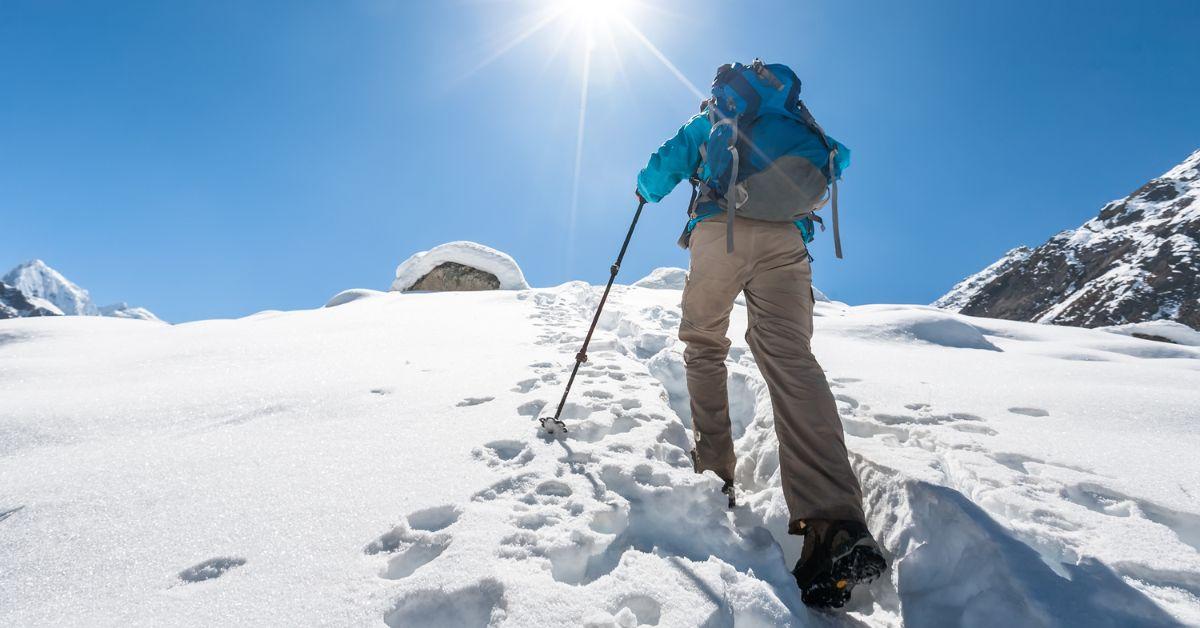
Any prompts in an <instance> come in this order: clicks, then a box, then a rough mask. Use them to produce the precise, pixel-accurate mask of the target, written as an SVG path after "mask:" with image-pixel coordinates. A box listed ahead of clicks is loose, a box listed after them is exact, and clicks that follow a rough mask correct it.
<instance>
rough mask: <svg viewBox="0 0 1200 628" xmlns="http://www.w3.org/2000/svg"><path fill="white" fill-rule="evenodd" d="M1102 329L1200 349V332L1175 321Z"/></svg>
mask: <svg viewBox="0 0 1200 628" xmlns="http://www.w3.org/2000/svg"><path fill="white" fill-rule="evenodd" d="M1100 329H1102V330H1104V331H1106V332H1109V333H1112V334H1121V335H1123V336H1133V337H1135V338H1141V339H1143V340H1158V341H1160V342H1162V341H1166V342H1173V343H1175V344H1177V345H1187V346H1189V347H1200V332H1198V331H1196V330H1194V329H1192V328H1191V327H1188V326H1187V325H1184V324H1183V323H1176V322H1175V321H1165V320H1163V321H1147V322H1145V323H1130V324H1128V325H1113V326H1111V327H1101V328H1100Z"/></svg>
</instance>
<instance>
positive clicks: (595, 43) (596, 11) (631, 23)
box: [471, 0, 705, 235]
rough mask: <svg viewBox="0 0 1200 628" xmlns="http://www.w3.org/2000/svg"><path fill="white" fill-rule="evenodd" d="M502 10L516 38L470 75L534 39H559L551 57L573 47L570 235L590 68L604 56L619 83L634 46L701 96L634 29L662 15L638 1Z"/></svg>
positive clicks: (546, 0) (569, 1)
mask: <svg viewBox="0 0 1200 628" xmlns="http://www.w3.org/2000/svg"><path fill="white" fill-rule="evenodd" d="M503 2H504V4H508V5H512V6H514V7H517V8H518V9H520V10H518V11H516V16H515V18H514V20H515V21H516V23H518V24H519V26H518V27H517V29H516V32H515V34H514V35H513V36H512V37H510V38H508V39H506V40H504V41H502V42H500V43H499V44H498V45H497V46H496V47H495V49H494V50H492V51H490V52H489V53H488V54H487V55H486V56H485V57H484V59H483V61H481V62H480V63H479V64H478V65H477V66H475V68H474V69H472V71H471V73H472V74H473V73H475V72H477V71H479V70H482V69H483V68H484V67H486V66H488V65H490V64H491V63H493V62H494V61H496V60H497V59H499V58H500V57H502V56H504V55H506V54H508V53H509V52H511V51H512V50H513V49H515V48H518V47H520V46H521V45H522V44H523V43H526V42H528V41H529V40H531V39H533V38H535V37H536V36H538V35H558V37H559V39H558V44H557V45H556V46H555V49H554V50H555V52H554V55H555V56H557V55H561V54H564V53H565V51H564V50H562V48H563V44H568V46H569V45H571V44H573V45H574V46H578V47H579V48H578V49H577V51H578V53H579V56H580V58H581V65H580V69H579V81H580V84H579V115H578V118H577V124H576V132H575V155H574V163H573V171H572V180H571V199H570V205H569V208H570V213H569V215H568V230H569V232H570V234H571V235H573V233H574V230H575V222H576V215H577V213H578V211H579V195H580V179H581V177H582V176H583V157H584V154H585V152H584V144H585V137H586V133H585V129H586V126H587V110H588V96H589V93H590V91H591V82H592V78H593V76H592V75H593V63H594V61H596V59H597V58H599V57H601V56H603V57H604V58H605V59H606V60H607V61H609V62H611V63H613V64H614V66H615V67H616V68H617V73H618V75H619V76H620V77H621V78H622V79H624V66H623V64H622V61H621V54H622V52H623V50H622V45H627V44H626V42H637V45H640V47H641V48H642V49H644V50H645V51H646V52H648V53H649V54H650V55H651V56H653V57H654V58H655V59H656V60H658V62H659V63H661V64H662V65H663V67H664V68H665V69H666V70H667V71H668V72H669V73H670V74H671V76H673V77H675V79H676V80H678V81H679V83H680V84H681V85H682V86H683V87H684V88H686V89H687V90H688V92H689V93H690V94H691V95H692V96H695V97H697V98H700V99H703V98H704V97H705V95H704V94H703V92H701V91H700V90H699V89H698V88H697V87H696V86H695V85H694V84H693V83H692V82H691V81H689V80H688V79H687V77H686V76H684V74H683V72H681V71H680V70H679V68H677V67H676V66H675V64H674V63H673V62H672V61H671V60H670V59H669V58H668V57H667V56H666V55H665V54H664V53H663V52H662V51H661V50H660V49H659V48H658V46H656V45H655V44H654V42H652V41H651V40H650V38H649V37H647V36H646V34H645V33H643V32H642V30H641V29H639V28H638V27H637V25H636V20H637V18H638V17H639V15H642V14H643V13H644V12H645V11H646V10H654V11H656V12H659V13H661V10H660V9H658V8H657V7H653V6H652V4H651V3H649V2H639V1H637V0H542V1H541V2H536V3H531V2H522V1H520V0H503Z"/></svg>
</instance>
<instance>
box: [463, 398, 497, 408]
mask: <svg viewBox="0 0 1200 628" xmlns="http://www.w3.org/2000/svg"><path fill="white" fill-rule="evenodd" d="M495 400H496V398H495V397H467V398H466V399H463V400H462V401H460V402H458V403H457V404H455V405H456V406H458V407H460V408H466V407H468V406H477V405H479V404H483V403H487V402H489V401H495Z"/></svg>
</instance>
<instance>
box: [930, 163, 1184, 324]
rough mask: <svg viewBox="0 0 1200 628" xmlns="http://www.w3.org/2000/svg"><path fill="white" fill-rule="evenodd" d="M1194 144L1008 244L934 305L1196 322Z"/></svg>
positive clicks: (1043, 318)
mask: <svg viewBox="0 0 1200 628" xmlns="http://www.w3.org/2000/svg"><path fill="white" fill-rule="evenodd" d="M1197 199H1200V151H1196V152H1195V153H1192V155H1191V156H1190V157H1188V158H1187V160H1185V161H1184V162H1183V163H1182V164H1180V165H1178V166H1176V167H1175V168H1172V169H1171V170H1170V171H1168V172H1167V173H1166V174H1164V175H1163V176H1161V177H1158V178H1157V179H1154V180H1152V181H1150V182H1149V183H1147V184H1146V185H1144V186H1142V187H1141V188H1139V189H1138V190H1137V191H1135V192H1134V193H1133V194H1131V195H1129V196H1128V197H1126V198H1124V199H1121V200H1117V201H1113V202H1111V203H1109V204H1108V205H1106V206H1105V207H1104V208H1103V209H1102V210H1101V211H1100V214H1099V216H1098V217H1097V218H1095V219H1092V220H1090V221H1088V222H1087V223H1085V224H1084V225H1083V226H1081V227H1079V228H1078V229H1075V230H1069V231H1064V232H1062V233H1060V234H1058V235H1056V236H1054V237H1053V238H1051V239H1050V241H1048V242H1046V243H1045V244H1043V245H1041V246H1039V247H1037V248H1036V249H1032V250H1030V249H1028V248H1025V247H1021V248H1018V249H1013V250H1012V251H1010V252H1009V253H1008V254H1006V255H1005V256H1004V257H1003V258H1001V259H1000V260H999V261H998V262H996V263H995V264H992V265H991V266H989V267H987V268H985V269H984V270H982V271H980V272H979V273H976V274H975V275H973V276H971V277H968V278H967V279H965V280H963V281H962V282H959V284H958V285H956V286H955V287H954V288H953V289H952V290H951V291H950V292H948V293H947V294H946V295H945V296H943V297H942V298H940V299H938V300H937V301H935V302H934V305H935V306H938V307H942V308H945V309H949V310H953V311H957V312H961V313H963V314H969V315H974V316H987V317H992V318H1006V319H1011V320H1023V321H1036V322H1043V323H1054V324H1059V325H1078V326H1082V327H1100V326H1108V325H1122V324H1127V323H1139V322H1144V321H1154V320H1170V321H1176V322H1179V323H1183V324H1185V325H1189V326H1191V327H1192V328H1197V327H1200V202H1197Z"/></svg>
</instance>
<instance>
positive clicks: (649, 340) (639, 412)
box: [0, 283, 1200, 628]
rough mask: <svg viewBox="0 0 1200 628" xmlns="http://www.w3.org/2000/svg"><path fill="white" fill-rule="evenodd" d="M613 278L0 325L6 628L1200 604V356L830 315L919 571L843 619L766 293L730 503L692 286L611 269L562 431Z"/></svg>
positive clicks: (907, 617)
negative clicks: (803, 598) (708, 427)
mask: <svg viewBox="0 0 1200 628" xmlns="http://www.w3.org/2000/svg"><path fill="white" fill-rule="evenodd" d="M598 296H599V288H596V287H593V286H587V285H584V284H582V283H568V284H564V285H562V286H558V287H555V288H548V289H535V290H521V291H497V292H475V293H441V294H417V293H411V294H401V293H396V292H392V293H368V292H358V293H354V294H351V295H346V297H345V298H344V300H342V301H341V303H340V304H338V305H337V307H326V308H319V309H314V310H306V311H295V312H262V313H259V314H256V315H254V316H250V317H246V318H243V319H239V320H232V321H229V320H214V321H199V322H193V323H185V324H181V325H176V326H173V327H170V326H164V325H159V324H153V323H146V322H143V321H131V320H120V319H108V318H48V319H18V320H7V321H0V399H2V400H3V403H2V404H0V478H2V481H0V625H5V626H70V625H106V626H107V625H156V626H157V625H172V626H212V625H258V626H280V625H337V626H342V625H366V626H382V625H391V626H483V625H486V624H488V623H489V622H491V623H493V624H496V625H504V626H581V625H582V626H593V627H600V626H633V625H637V624H649V625H660V626H737V627H739V628H741V627H746V626H777V625H778V626H787V625H793V626H806V625H822V626H824V625H845V626H855V625H870V626H896V625H900V624H901V623H904V624H906V625H910V626H945V625H955V624H962V625H979V626H982V625H988V626H991V625H1000V626H1038V625H1062V626H1068V625H1079V626H1082V625H1088V626H1128V625H1176V624H1178V623H1186V624H1200V597H1198V596H1200V460H1198V459H1197V456H1196V455H1195V452H1196V451H1198V450H1200V416H1198V415H1200V348H1196V347H1189V346H1180V345H1171V344H1166V343H1159V342H1151V341H1147V340H1141V339H1136V338H1131V337H1127V336H1124V335H1119V334H1114V333H1108V332H1106V331H1099V330H1084V329H1075V328H1067V327H1050V326H1044V325H1037V324H1028V323H1018V322H1010V321H998V320H989V319H975V318H969V317H964V316H960V315H956V314H948V313H946V312H944V311H939V310H936V309H933V308H927V307H920V306H888V305H875V306H863V307H848V306H846V305H845V304H840V303H836V302H822V303H819V304H818V305H817V315H818V318H817V321H816V326H817V336H816V339H815V342H814V349H815V351H816V353H817V355H818V357H819V358H820V359H821V361H822V364H823V365H824V366H825V368H826V369H827V371H828V376H829V378H830V381H831V383H832V386H833V387H834V392H835V394H836V396H837V398H838V402H839V407H840V409H841V411H842V415H843V424H844V426H845V428H846V432H847V444H848V446H849V448H850V450H851V454H852V458H853V462H854V464H855V467H856V469H857V470H858V473H859V475H860V477H861V479H862V481H863V485H864V490H865V492H866V495H867V507H868V512H869V514H870V519H871V521H870V523H871V527H872V529H873V530H875V531H876V532H877V534H878V536H879V537H880V540H881V541H882V542H883V543H884V544H885V546H886V548H887V550H888V551H889V552H890V553H891V554H892V555H893V556H894V559H895V568H894V570H893V571H891V572H890V573H889V576H890V577H889V578H888V579H887V580H884V581H881V582H878V583H876V584H875V585H874V586H873V587H872V588H871V589H870V590H869V591H863V592H862V594H863V595H859V596H856V599H855V602H854V603H855V607H854V608H853V609H852V612H850V613H849V614H846V615H842V616H835V617H829V616H825V615H822V614H817V613H810V612H808V611H807V610H806V609H805V608H804V607H803V606H802V604H801V603H800V601H799V596H798V595H797V593H796V591H795V588H794V585H793V584H792V582H791V577H790V575H789V574H788V570H789V568H790V567H791V562H792V561H794V559H795V557H796V555H797V553H798V550H799V539H797V538H795V537H788V536H786V535H785V534H784V533H783V531H784V528H785V524H786V519H787V517H786V512H785V510H784V507H783V500H782V496H781V495H780V493H779V488H778V487H779V477H778V460H777V456H776V453H775V443H776V441H775V436H774V432H773V426H772V420H771V414H770V399H769V397H768V395H767V394H766V390H765V388H764V386H763V384H762V380H761V378H760V376H759V374H758V372H757V369H756V367H755V364H754V360H753V356H752V355H751V354H750V352H749V351H748V349H747V347H746V344H745V342H744V340H743V339H742V334H743V330H744V328H745V322H746V319H745V316H746V315H745V309H744V308H743V307H741V306H738V307H736V308H735V311H734V322H733V325H732V326H731V329H730V337H731V338H732V340H733V343H734V345H733V350H732V354H731V357H730V369H731V371H730V395H731V414H732V419H733V422H734V425H735V431H736V434H737V436H738V441H737V448H738V453H739V466H738V471H737V478H738V485H739V491H740V492H741V498H742V499H741V501H742V505H741V506H740V507H739V508H738V509H737V510H735V511H732V512H730V511H727V510H726V509H725V508H724V501H723V496H721V495H720V493H719V492H718V489H719V485H720V483H719V481H718V480H716V479H715V477H712V476H711V475H705V476H700V475H696V474H694V473H692V471H691V468H690V464H689V462H688V459H687V455H686V453H685V452H686V449H687V447H688V444H689V441H690V436H689V432H688V426H689V424H690V419H689V417H688V412H687V400H686V389H685V387H684V386H683V379H682V378H683V363H682V358H681V355H680V349H681V347H680V345H679V343H678V342H677V341H676V340H675V331H676V328H677V325H678V322H679V307H678V305H679V298H680V295H679V292H678V291H677V290H672V289H648V288H636V287H628V286H622V285H618V286H616V287H615V288H614V289H613V294H612V296H611V297H610V300H609V305H608V306H607V307H606V312H605V314H604V316H603V317H602V318H601V325H600V330H599V331H598V332H597V335H596V337H595V339H594V340H593V343H592V347H591V349H590V351H589V354H590V356H591V361H590V362H589V363H587V364H586V365H585V366H584V367H583V368H582V369H581V372H580V379H579V380H578V381H577V383H576V387H575V391H574V393H573V396H572V398H571V401H570V402H569V403H568V406H567V408H566V410H565V412H564V418H565V419H566V421H567V423H568V425H569V426H570V429H571V431H570V432H569V434H568V437H567V438H566V439H565V440H545V439H543V438H540V437H538V434H537V431H536V430H537V421H536V417H537V416H538V415H539V413H541V412H542V410H543V409H544V408H545V407H546V406H547V405H549V404H552V403H555V402H556V401H557V397H558V395H559V394H561V385H562V382H563V380H564V379H565V376H566V374H567V372H568V370H569V367H570V365H571V362H572V359H573V356H574V354H575V352H576V351H577V350H578V343H579V341H580V340H581V338H582V335H583V333H584V332H585V331H586V326H587V323H588V320H589V319H590V316H591V314H592V311H593V308H594V306H595V303H596V300H597V298H598ZM363 297H366V298H363ZM331 305H333V304H332V303H331Z"/></svg>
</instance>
